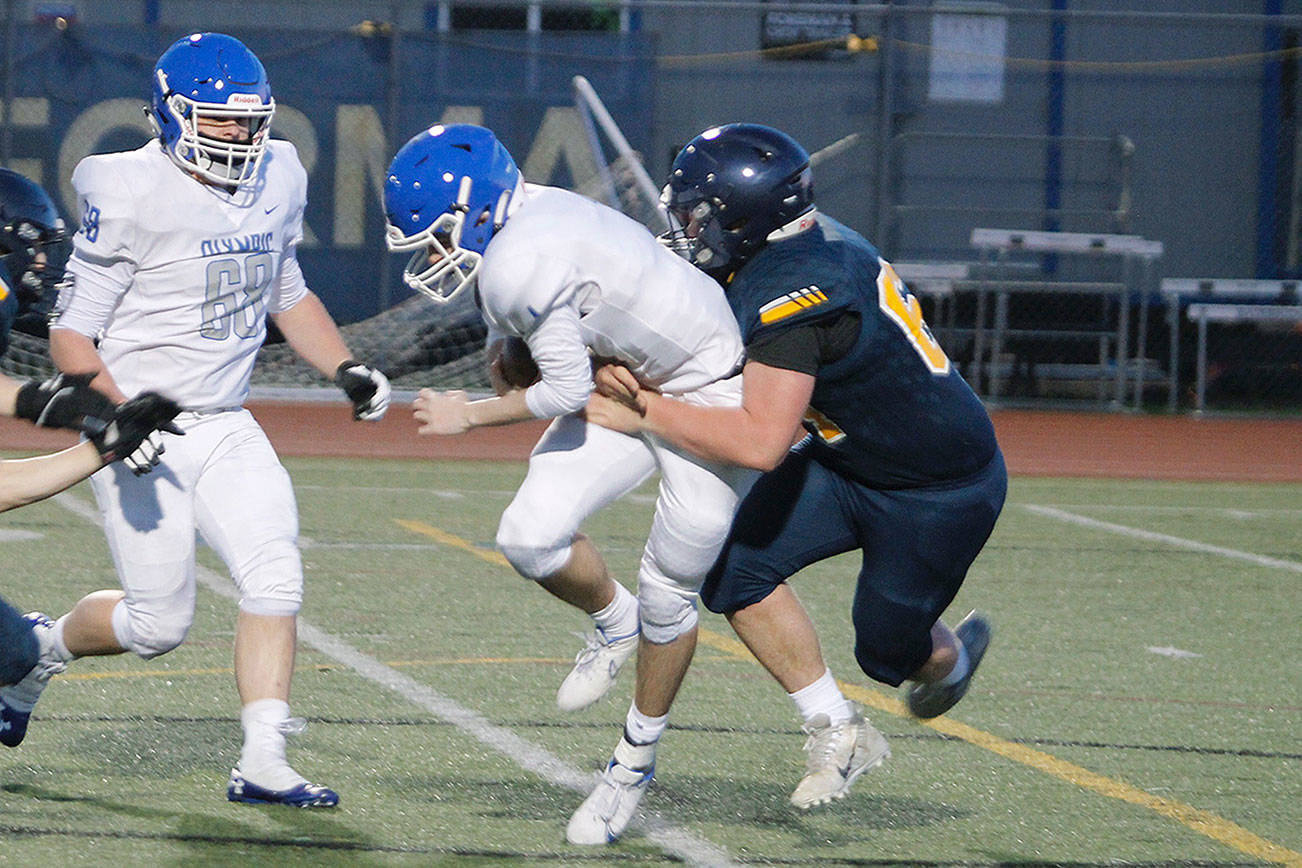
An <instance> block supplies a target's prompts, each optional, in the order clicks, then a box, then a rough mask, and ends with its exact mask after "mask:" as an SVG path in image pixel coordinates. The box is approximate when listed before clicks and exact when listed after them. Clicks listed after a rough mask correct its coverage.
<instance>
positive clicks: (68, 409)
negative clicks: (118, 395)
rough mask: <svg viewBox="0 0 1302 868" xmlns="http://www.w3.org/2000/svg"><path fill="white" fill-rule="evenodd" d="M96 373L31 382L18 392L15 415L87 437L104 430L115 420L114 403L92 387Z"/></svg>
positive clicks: (56, 375)
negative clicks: (91, 382) (113, 418)
mask: <svg viewBox="0 0 1302 868" xmlns="http://www.w3.org/2000/svg"><path fill="white" fill-rule="evenodd" d="M93 379H95V374H93V373H91V374H55V375H54V376H53V377H50V379H48V380H45V381H44V382H37V381H36V380H30V381H28V382H26V383H24V384H23V385H22V386H21V387H19V389H18V400H17V407H16V408H15V410H14V415H15V416H17V417H18V418H20V419H29V420H31V421H32V422H35V423H36V424H37V425H40V426H41V427H42V428H71V429H73V430H74V431H81V432H83V433H85V434H92V433H94V432H95V431H98V430H100V429H101V428H102V427H103V426H104V425H106V424H107V423H108V420H109V419H111V418H112V417H113V402H112V401H110V400H109V399H108V398H107V397H106V396H105V395H104V394H103V393H102V392H99V391H96V390H95V389H92V388H91V387H90V381H91V380H93Z"/></svg>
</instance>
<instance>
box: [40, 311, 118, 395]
mask: <svg viewBox="0 0 1302 868" xmlns="http://www.w3.org/2000/svg"><path fill="white" fill-rule="evenodd" d="M50 358H51V359H52V360H53V361H54V364H55V366H56V367H57V368H58V369H59V370H61V371H65V372H68V373H78V374H81V373H86V374H89V373H94V374H95V379H93V380H91V381H90V384H91V386H93V387H94V388H96V389H98V390H99V391H101V392H103V393H104V394H105V395H107V396H108V398H109V400H111V401H112V402H113V403H115V404H121V403H122V402H123V401H125V400H127V396H126V395H125V394H124V393H123V391H122V390H121V389H120V388H118V384H117V382H116V381H114V379H113V375H112V374H110V373H109V372H108V368H106V367H105V366H104V360H103V359H101V358H100V356H99V351H98V350H96V349H95V343H94V342H93V341H92V340H91V339H90V338H88V337H86V336H85V335H83V334H81V333H80V332H76V331H73V330H72V329H67V328H59V327H58V326H57V325H56V326H53V327H51V328H50Z"/></svg>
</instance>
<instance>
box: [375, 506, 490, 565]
mask: <svg viewBox="0 0 1302 868" xmlns="http://www.w3.org/2000/svg"><path fill="white" fill-rule="evenodd" d="M394 521H396V522H397V523H398V524H399V525H400V526H402V527H404V528H406V529H407V530H409V531H411V532H412V533H418V534H420V535H421V536H427V537H429V538H430V539H432V540H435V541H436V542H441V543H443V544H444V545H447V546H452V547H453V548H458V549H461V550H462V551H466V552H470V553H471V554H472V555H474V556H475V557H477V558H479V559H480V560H485V561H488V562H489V563H490V564H496V565H497V566H499V567H507V568H510V566H511V565H510V564H509V563H508V562H507V560H506V558H504V557H502V553H501V552H498V551H496V550H491V549H482V548H480V547H479V546H477V545H475V544H474V543H472V542H470V541H469V540H466V539H462V538H461V537H459V536H456V535H455V534H450V533H448V532H447V531H445V530H440V529H439V528H437V527H434V525H432V524H425V522H423V521H412V520H411V519H406V518H396V519H394Z"/></svg>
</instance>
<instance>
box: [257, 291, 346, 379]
mask: <svg viewBox="0 0 1302 868" xmlns="http://www.w3.org/2000/svg"><path fill="white" fill-rule="evenodd" d="M272 320H273V321H275V323H276V327H277V328H279V329H280V332H281V334H283V335H284V336H285V341H286V343H288V344H289V346H290V349H292V350H293V351H294V352H295V353H296V354H298V356H299V358H301V359H303V361H305V362H307V363H308V364H309V365H311V366H312V367H314V368H316V369H317V370H318V371H319V372H320V373H321V374H323V375H324V376H326V377H334V375H335V371H336V370H338V368H339V365H340V364H341V363H343V362H346V361H348V360H349V359H350V358H352V355H351V354H350V353H349V351H348V345H347V344H345V343H344V339H343V336H342V335H341V334H340V333H339V327H338V326H336V325H335V321H334V319H333V318H332V317H331V316H330V313H329V312H328V311H327V310H326V308H325V305H324V304H322V303H321V299H319V298H317V297H316V295H315V293H311V292H309V293H308V294H307V295H305V296H303V298H302V299H301V300H300V301H299V302H298V304H296V305H294V306H293V307H291V308H290V309H289V310H287V311H283V312H282V313H278V314H273V315H272Z"/></svg>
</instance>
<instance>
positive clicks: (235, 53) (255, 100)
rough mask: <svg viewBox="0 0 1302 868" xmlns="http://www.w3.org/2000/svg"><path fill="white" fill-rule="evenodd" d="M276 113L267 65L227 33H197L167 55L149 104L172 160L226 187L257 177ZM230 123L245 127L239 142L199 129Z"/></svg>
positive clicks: (157, 132) (156, 131)
mask: <svg viewBox="0 0 1302 868" xmlns="http://www.w3.org/2000/svg"><path fill="white" fill-rule="evenodd" d="M275 111H276V101H275V100H273V99H272V98H271V85H270V84H268V83H267V71H266V70H265V69H263V68H262V62H261V61H259V60H258V58H257V56H256V55H254V53H253V52H252V51H249V49H248V48H246V47H245V46H244V43H242V42H240V41H239V40H238V39H235V38H234V37H231V36H226V35H225V34H222V33H192V34H191V35H189V36H187V37H185V38H184V39H178V40H177V41H176V42H174V43H173V44H172V47H171V48H169V49H167V51H165V52H163V56H162V57H160V58H158V63H157V65H156V66H155V67H154V84H153V98H152V100H151V103H150V105H149V106H148V107H147V108H146V109H145V113H146V114H147V115H148V116H149V121H150V123H151V124H152V125H153V127H154V134H155V135H156V136H158V140H159V142H161V143H162V145H163V150H164V151H165V152H166V153H167V156H169V157H171V158H172V162H174V163H176V164H177V165H178V166H180V167H181V168H182V169H184V170H186V171H187V172H193V173H194V174H196V175H198V176H200V177H201V178H203V179H204V180H207V181H211V182H212V183H214V184H220V185H223V186H238V185H240V184H243V183H245V182H246V181H248V180H249V179H251V178H252V177H254V175H255V173H256V172H257V170H258V164H259V163H260V162H261V161H262V155H263V153H265V151H266V149H267V138H268V136H269V135H270V133H271V116H272V114H274V113H275ZM231 120H234V121H237V122H240V123H242V124H243V129H242V130H241V131H240V132H241V135H240V136H239V138H238V139H237V140H235V141H228V140H226V139H223V138H218V137H214V136H209V135H205V134H204V133H205V131H204V130H201V129H200V125H201V124H202V123H204V122H208V123H216V124H220V123H224V122H229V121H231Z"/></svg>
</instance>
